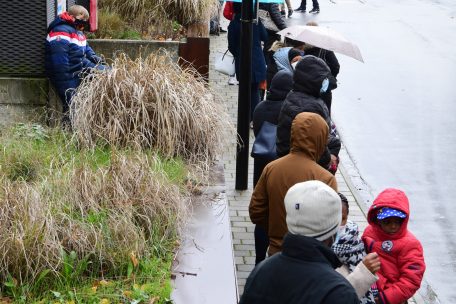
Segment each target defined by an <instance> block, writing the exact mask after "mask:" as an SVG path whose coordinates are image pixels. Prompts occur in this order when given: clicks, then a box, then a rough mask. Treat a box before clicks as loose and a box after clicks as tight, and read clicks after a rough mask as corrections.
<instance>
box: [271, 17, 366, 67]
mask: <svg viewBox="0 0 456 304" xmlns="http://www.w3.org/2000/svg"><path fill="white" fill-rule="evenodd" d="M278 34H279V35H282V36H285V37H288V38H290V39H293V40H297V41H302V42H305V43H307V44H311V45H313V46H316V47H319V48H322V49H325V50H330V51H333V52H336V53H340V54H344V55H347V56H349V57H352V58H354V59H356V60H359V61H361V62H364V60H363V57H362V56H361V51H360V50H359V48H358V46H356V45H355V44H354V43H352V42H350V41H349V40H348V39H346V38H345V37H344V36H342V35H341V34H340V33H338V32H336V31H335V30H333V29H330V28H328V27H324V26H309V25H294V26H290V27H287V28H286V29H283V30H281V31H280V32H278Z"/></svg>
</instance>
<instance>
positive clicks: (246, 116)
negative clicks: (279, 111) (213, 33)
mask: <svg viewBox="0 0 456 304" xmlns="http://www.w3.org/2000/svg"><path fill="white" fill-rule="evenodd" d="M253 19H254V12H253V0H242V13H241V41H240V59H239V60H240V62H239V63H240V64H239V66H240V73H239V75H238V76H239V93H238V116H237V134H238V143H237V154H236V182H235V189H236V190H246V189H247V183H248V174H249V135H250V134H249V133H250V126H249V125H250V119H251V118H250V102H251V101H250V99H251V82H252V40H253V37H252V33H253V32H252V30H253Z"/></svg>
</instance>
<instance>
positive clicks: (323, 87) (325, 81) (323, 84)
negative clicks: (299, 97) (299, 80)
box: [320, 78, 329, 93]
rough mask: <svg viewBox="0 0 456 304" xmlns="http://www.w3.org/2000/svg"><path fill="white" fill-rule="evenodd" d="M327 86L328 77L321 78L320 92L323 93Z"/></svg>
mask: <svg viewBox="0 0 456 304" xmlns="http://www.w3.org/2000/svg"><path fill="white" fill-rule="evenodd" d="M328 87H329V79H328V78H325V79H324V80H323V82H322V83H321V89H320V93H324V92H326V91H328Z"/></svg>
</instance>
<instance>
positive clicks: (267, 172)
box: [249, 112, 337, 255]
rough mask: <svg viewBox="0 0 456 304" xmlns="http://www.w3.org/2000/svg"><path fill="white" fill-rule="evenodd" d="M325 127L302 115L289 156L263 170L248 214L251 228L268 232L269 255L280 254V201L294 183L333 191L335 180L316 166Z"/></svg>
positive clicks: (282, 227) (320, 120) (283, 230)
mask: <svg viewBox="0 0 456 304" xmlns="http://www.w3.org/2000/svg"><path fill="white" fill-rule="evenodd" d="M327 138H328V125H327V123H326V122H325V120H324V119H323V118H321V116H320V115H318V114H315V113H308V112H303V113H300V114H298V115H297V116H296V118H295V119H294V120H293V123H292V126H291V141H290V142H291V149H290V153H289V154H288V155H286V156H284V157H282V158H279V159H277V160H275V161H273V162H271V163H269V164H268V165H267V166H266V167H265V168H264V170H263V173H262V174H261V177H260V180H259V181H258V183H257V185H256V187H255V189H254V191H253V194H252V199H251V200H250V206H249V214H250V219H251V220H252V222H253V223H254V224H257V225H259V226H261V227H263V228H265V229H266V231H268V236H269V251H268V253H269V255H272V254H274V253H277V252H279V251H281V250H282V238H283V237H284V235H285V234H286V233H287V232H288V229H287V224H286V221H285V216H286V214H285V206H284V203H283V200H284V198H285V194H286V193H287V191H288V189H289V188H290V187H291V186H293V185H294V184H296V183H299V182H305V181H309V180H319V181H322V182H324V183H326V184H327V185H328V186H330V187H331V188H333V189H334V190H335V191H337V183H336V179H335V177H334V176H333V175H332V174H331V173H329V172H328V171H327V170H325V169H324V168H322V167H321V166H320V165H318V164H317V160H318V159H319V158H320V156H321V154H322V153H323V151H324V149H325V147H326V141H327Z"/></svg>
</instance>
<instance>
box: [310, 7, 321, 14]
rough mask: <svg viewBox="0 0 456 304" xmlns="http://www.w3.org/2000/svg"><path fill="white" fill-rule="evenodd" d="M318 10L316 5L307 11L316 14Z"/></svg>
mask: <svg viewBox="0 0 456 304" xmlns="http://www.w3.org/2000/svg"><path fill="white" fill-rule="evenodd" d="M319 12H320V8H318V7H314V8H313V9H312V10H311V11H309V13H311V14H318V13H319Z"/></svg>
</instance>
